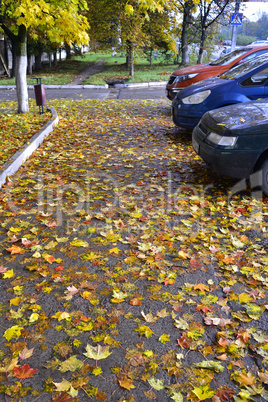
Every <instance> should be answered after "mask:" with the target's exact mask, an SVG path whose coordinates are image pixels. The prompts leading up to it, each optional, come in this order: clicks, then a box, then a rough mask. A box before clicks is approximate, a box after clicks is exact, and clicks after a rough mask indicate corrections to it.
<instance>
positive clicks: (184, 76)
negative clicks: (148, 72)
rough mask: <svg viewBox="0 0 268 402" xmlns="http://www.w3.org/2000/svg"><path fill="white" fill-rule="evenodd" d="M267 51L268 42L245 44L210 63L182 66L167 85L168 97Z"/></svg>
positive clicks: (172, 96)
mask: <svg viewBox="0 0 268 402" xmlns="http://www.w3.org/2000/svg"><path fill="white" fill-rule="evenodd" d="M265 52H268V44H267V45H266V46H255V45H253V46H245V47H241V48H239V49H236V50H234V51H233V52H231V53H229V54H226V55H224V56H223V57H220V58H219V59H218V60H215V61H213V62H211V63H209V64H196V65H194V66H189V67H184V68H180V69H179V70H176V71H175V72H174V73H173V74H172V75H171V76H170V78H169V81H168V83H167V85H166V95H167V97H168V99H170V100H173V99H174V98H175V96H176V95H177V93H178V92H179V91H181V90H182V89H183V88H186V87H188V86H189V85H191V84H194V83H196V82H199V81H202V80H204V79H206V78H209V77H214V76H216V75H218V74H221V73H223V72H224V71H227V70H229V68H231V67H233V66H234V65H236V64H239V63H243V62H244V61H247V60H249V59H251V58H253V57H255V56H257V55H259V54H262V53H265Z"/></svg>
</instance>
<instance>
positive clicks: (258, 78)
mask: <svg viewBox="0 0 268 402" xmlns="http://www.w3.org/2000/svg"><path fill="white" fill-rule="evenodd" d="M266 84H268V67H267V66H266V67H264V68H263V69H262V70H259V71H258V72H255V73H253V74H251V75H250V76H249V77H247V78H246V79H244V80H242V81H241V82H240V83H239V85H240V86H241V87H242V88H243V94H244V95H245V96H247V97H248V98H249V99H250V100H256V99H259V98H267V97H268V87H267V85H266Z"/></svg>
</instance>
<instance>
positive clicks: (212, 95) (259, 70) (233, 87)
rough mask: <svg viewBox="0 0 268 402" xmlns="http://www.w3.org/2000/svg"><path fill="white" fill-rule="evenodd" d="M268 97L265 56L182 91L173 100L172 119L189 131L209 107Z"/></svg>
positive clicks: (267, 61) (266, 56) (267, 72)
mask: <svg viewBox="0 0 268 402" xmlns="http://www.w3.org/2000/svg"><path fill="white" fill-rule="evenodd" d="M267 97H268V55H267V54H263V55H260V56H257V57H255V58H253V59H251V60H249V61H247V62H245V63H243V64H239V65H238V66H235V67H232V68H231V69H230V70H228V71H226V72H225V73H223V74H221V75H219V76H217V77H214V78H209V79H207V80H204V81H201V82H199V83H197V84H193V85H191V86H189V87H187V88H185V89H183V90H181V91H180V92H179V93H178V95H177V96H176V97H175V99H174V100H173V103H172V114H173V121H174V123H175V124H176V126H178V127H183V128H186V129H190V130H192V129H193V128H194V127H195V126H196V125H197V124H198V122H199V120H200V119H201V117H202V116H203V114H204V113H206V112H208V111H209V110H213V109H217V108H220V107H223V106H228V105H233V104H237V103H242V102H249V101H252V100H257V99H259V98H267Z"/></svg>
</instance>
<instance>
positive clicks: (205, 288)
mask: <svg viewBox="0 0 268 402" xmlns="http://www.w3.org/2000/svg"><path fill="white" fill-rule="evenodd" d="M194 290H201V292H204V291H207V292H208V291H209V287H208V286H207V285H205V284H204V283H198V284H196V285H194Z"/></svg>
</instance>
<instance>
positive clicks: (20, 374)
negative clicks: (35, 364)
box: [13, 363, 37, 379]
mask: <svg viewBox="0 0 268 402" xmlns="http://www.w3.org/2000/svg"><path fill="white" fill-rule="evenodd" d="M36 370H37V369H33V368H31V367H30V366H29V364H28V363H26V364H24V365H23V366H21V367H15V368H14V371H13V375H14V377H17V378H21V379H23V378H30V377H32V376H33V375H34V374H35V373H36Z"/></svg>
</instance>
